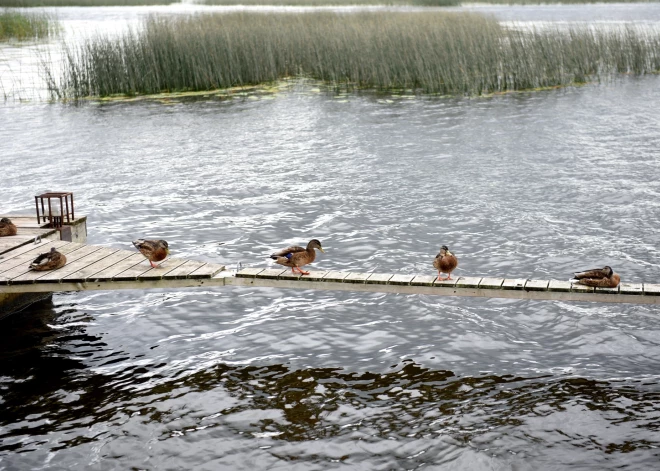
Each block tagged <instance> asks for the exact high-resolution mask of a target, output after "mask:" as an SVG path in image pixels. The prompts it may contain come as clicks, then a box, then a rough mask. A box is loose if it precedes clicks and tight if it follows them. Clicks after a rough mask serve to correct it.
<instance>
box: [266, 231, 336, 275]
mask: <svg viewBox="0 0 660 471" xmlns="http://www.w3.org/2000/svg"><path fill="white" fill-rule="evenodd" d="M314 249H319V250H320V251H321V252H323V253H325V250H323V247H321V242H319V240H318V239H312V240H310V241H309V242H308V243H307V248H303V247H300V246H298V245H294V246H291V247H287V248H286V249H282V250H280V251H279V252H275V253H274V254H272V255H271V256H270V258H272V259H273V260H275V263H277V264H279V265H284V266H285V267H291V273H296V272H298V273H300V274H301V275H309V272H308V271H303V270H301V269H300V267H302V266H305V265H307V264H309V263H312V262H313V261H314V260H315V259H316V252H315V251H314Z"/></svg>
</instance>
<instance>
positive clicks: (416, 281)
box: [410, 275, 438, 286]
mask: <svg viewBox="0 0 660 471" xmlns="http://www.w3.org/2000/svg"><path fill="white" fill-rule="evenodd" d="M437 279H438V277H437V276H435V275H417V276H415V278H413V279H412V280H410V284H411V285H412V286H433V282H434V281H435V280H437Z"/></svg>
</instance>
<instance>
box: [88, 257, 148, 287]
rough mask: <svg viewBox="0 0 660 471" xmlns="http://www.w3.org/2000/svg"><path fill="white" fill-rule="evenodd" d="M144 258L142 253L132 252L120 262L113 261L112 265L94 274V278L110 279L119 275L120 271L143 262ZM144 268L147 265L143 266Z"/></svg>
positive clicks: (100, 279) (99, 279)
mask: <svg viewBox="0 0 660 471" xmlns="http://www.w3.org/2000/svg"><path fill="white" fill-rule="evenodd" d="M144 260H145V258H144V255H142V254H141V253H135V252H133V253H132V254H131V255H129V256H128V257H127V258H125V259H124V260H122V261H121V262H118V263H115V264H114V265H112V266H110V267H108V268H106V269H104V270H101V271H99V272H98V273H95V274H94V277H93V278H94V279H95V280H98V281H112V279H113V277H115V276H117V275H119V274H120V273H122V272H124V271H126V270H128V269H129V268H132V267H134V266H136V265H138V264H141V263H143V262H144ZM143 268H144V269H145V270H146V269H147V267H143Z"/></svg>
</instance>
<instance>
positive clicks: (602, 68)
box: [47, 12, 660, 98]
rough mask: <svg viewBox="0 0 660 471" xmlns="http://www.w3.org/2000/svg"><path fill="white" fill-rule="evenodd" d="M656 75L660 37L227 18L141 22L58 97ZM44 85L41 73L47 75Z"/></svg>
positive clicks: (403, 18) (91, 52) (74, 72)
mask: <svg viewBox="0 0 660 471" xmlns="http://www.w3.org/2000/svg"><path fill="white" fill-rule="evenodd" d="M657 70H660V33H658V32H654V33H648V32H647V33H644V32H641V31H637V30H635V29H631V28H623V29H611V28H609V29H595V28H586V27H585V28H572V29H569V30H564V31H559V30H549V31H548V30H539V31H520V30H514V29H506V28H503V27H502V26H501V25H500V24H499V23H498V22H497V21H496V20H495V19H494V18H491V17H486V16H482V15H479V14H474V13H448V12H427V13H400V12H369V13H364V12H363V13H352V14H337V13H330V12H316V13H287V14H263V13H231V14H212V15H209V14H203V15H193V16H187V17H178V18H171V17H168V18H164V17H151V18H149V19H148V20H147V21H146V23H145V24H144V27H143V28H142V29H140V30H139V31H137V32H131V33H128V34H126V35H124V36H123V37H121V38H119V39H107V38H97V39H95V40H92V41H89V42H87V43H85V44H84V45H82V46H81V47H78V48H75V47H74V48H71V49H70V50H69V53H68V55H67V58H66V63H65V67H64V76H63V77H62V78H61V80H59V81H57V82H52V83H51V85H50V86H51V90H52V93H53V94H54V95H55V96H58V97H67V98H71V97H84V96H107V95H113V94H128V95H133V94H150V93H159V92H163V91H193V90H211V89H218V88H227V87H233V86H241V85H254V84H260V83H264V82H272V81H276V80H278V79H281V78H283V77H291V76H306V77H311V78H314V79H318V80H322V81H325V82H328V83H330V84H333V85H335V86H337V87H349V88H350V87H359V88H373V89H380V90H392V89H417V90H418V91H421V92H426V93H440V94H469V95H479V94H483V93H490V92H498V91H507V90H521V89H530V88H537V87H549V86H556V85H566V84H570V83H574V82H583V81H585V80H587V79H588V78H589V77H592V76H593V77H604V76H607V75H610V74H612V73H616V72H624V73H635V74H643V73H647V72H652V71H657ZM47 75H48V74H47Z"/></svg>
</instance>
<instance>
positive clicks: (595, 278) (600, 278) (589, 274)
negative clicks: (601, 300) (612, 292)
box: [571, 267, 621, 288]
mask: <svg viewBox="0 0 660 471" xmlns="http://www.w3.org/2000/svg"><path fill="white" fill-rule="evenodd" d="M571 281H572V282H574V283H577V284H579V285H585V286H593V287H595V288H616V287H617V286H619V282H620V281H621V277H620V276H619V275H618V274H616V273H614V270H612V268H611V267H604V268H595V269H593V270H585V271H581V272H577V273H574V274H573V279H572V280H571Z"/></svg>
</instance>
